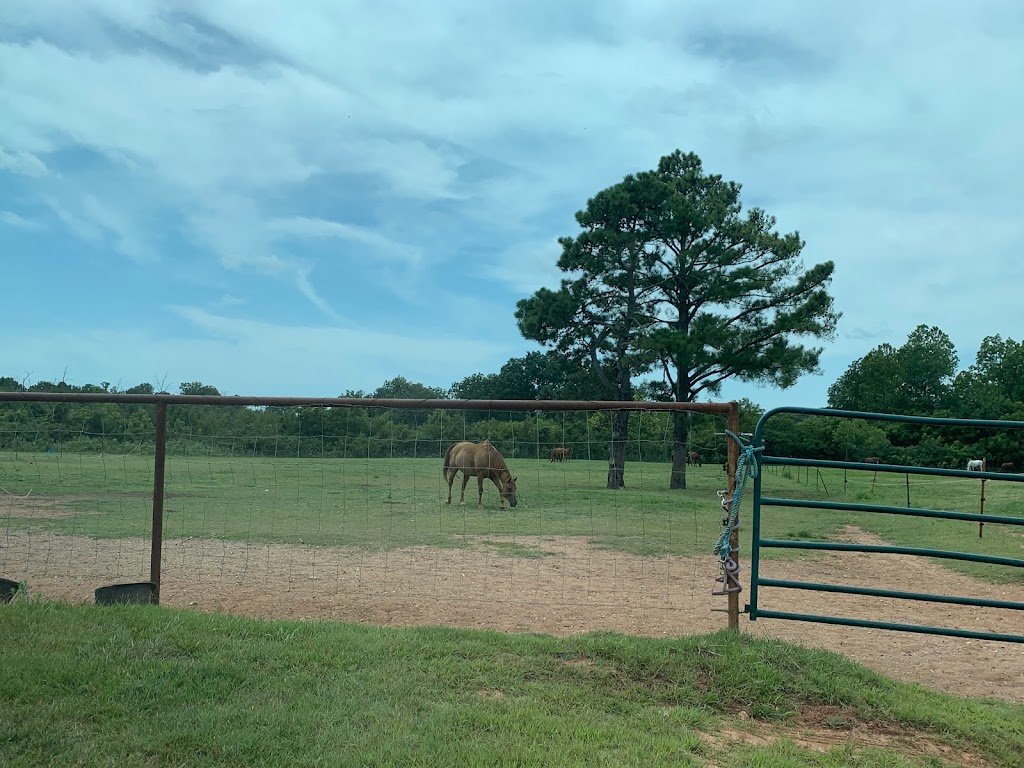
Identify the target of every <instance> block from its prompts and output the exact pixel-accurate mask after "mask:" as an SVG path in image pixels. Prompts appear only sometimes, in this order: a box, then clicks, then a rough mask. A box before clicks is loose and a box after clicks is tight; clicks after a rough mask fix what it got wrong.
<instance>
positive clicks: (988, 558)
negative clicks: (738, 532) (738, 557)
mask: <svg viewBox="0 0 1024 768" xmlns="http://www.w3.org/2000/svg"><path fill="white" fill-rule="evenodd" d="M760 544H761V546H762V547H774V548H776V549H819V550H827V551H830V552H879V553H882V554H890V555H917V556H919V557H937V558H942V559H945V560H970V561H971V562H973V563H987V564H989V565H1008V566H1011V567H1014V568H1024V560H1021V559H1018V558H1015V557H996V556H995V555H977V554H974V553H973V552H951V551H949V550H946V549H925V548H923V547H898V546H890V545H888V544H840V543H833V542H830V541H788V540H786V539H761V542H760Z"/></svg>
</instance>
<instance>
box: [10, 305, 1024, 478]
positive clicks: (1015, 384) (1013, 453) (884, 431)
mask: <svg viewBox="0 0 1024 768" xmlns="http://www.w3.org/2000/svg"><path fill="white" fill-rule="evenodd" d="M0 391H35V392H93V393H97V392H112V393H116V392H118V391H123V392H127V393H136V394H139V393H141V394H153V393H154V392H155V391H156V389H155V388H154V387H153V385H151V384H145V383H144V384H139V385H138V386H135V387H130V388H128V389H124V390H118V388H117V387H112V386H111V385H110V384H108V383H106V382H103V383H101V384H100V385H92V384H86V385H84V386H75V385H71V384H68V383H65V382H49V381H40V382H36V383H35V384H32V385H30V386H25V385H23V384H21V383H19V382H18V381H16V380H15V379H13V378H11V377H0ZM178 391H179V392H180V393H181V394H199V395H216V394H220V392H219V390H218V389H217V388H216V387H215V386H212V385H208V384H204V383H201V382H187V383H184V384H182V385H181V386H180V387H179V390H178ZM602 395H603V390H602V389H601V386H600V384H599V382H596V381H595V380H594V377H593V376H592V375H591V373H590V371H589V369H588V368H586V367H584V366H581V365H580V364H579V363H578V362H576V361H574V360H573V359H572V358H568V357H566V356H564V355H561V354H559V353H557V352H554V351H549V352H543V353H541V352H531V353H529V354H527V355H525V356H523V357H517V358H513V359H511V360H509V361H508V362H507V363H505V365H503V366H502V367H501V369H500V370H499V371H497V372H495V373H490V374H482V373H477V374H473V375H471V376H467V377H466V378H464V379H462V380H460V381H457V382H455V383H453V384H452V385H451V386H450V387H449V388H448V389H447V390H445V389H441V388H438V387H430V386H427V385H424V384H421V383H418V382H413V381H409V380H408V379H406V378H404V377H402V376H397V377H395V378H393V379H391V380H389V381H386V382H384V383H383V384H381V385H380V386H379V387H377V388H376V389H375V390H373V391H372V392H364V391H353V390H348V391H346V392H344V393H342V396H344V397H352V398H364V397H373V398H400V399H440V400H443V399H466V400H590V399H597V400H600V399H602ZM657 396H658V391H657V385H656V384H650V383H639V384H638V385H637V386H636V392H635V399H637V400H651V399H655V398H656V397H657ZM828 407H829V408H836V409H844V410H854V411H871V412H879V413H893V414H908V415H921V416H940V417H953V418H964V419H989V420H1014V421H1022V422H1024V342H1016V341H1014V340H1013V339H1009V338H1006V339H1004V338H1002V337H1001V336H999V335H992V336H989V337H986V338H985V339H984V340H983V341H982V343H981V346H980V348H979V350H978V352H977V355H976V359H975V362H974V363H972V364H971V365H970V366H968V367H967V368H965V369H963V370H960V369H959V360H958V356H957V353H956V350H955V348H954V346H953V344H952V342H951V341H950V339H949V337H948V336H947V335H946V334H945V333H944V332H943V331H942V330H941V329H939V328H937V327H932V326H924V325H921V326H919V327H918V328H916V329H915V330H914V331H913V332H912V333H911V334H910V335H909V337H908V338H907V341H906V342H905V343H904V344H903V345H902V346H899V347H895V346H892V345H890V344H882V345H879V346H878V347H876V348H875V349H872V350H871V351H869V352H868V353H867V354H866V355H864V356H863V357H861V358H859V359H857V360H855V361H854V362H853V363H852V364H851V365H850V366H849V368H848V369H847V370H846V372H844V373H843V374H842V375H841V376H840V377H839V378H838V379H837V380H836V381H835V382H834V383H833V384H832V386H830V387H829V390H828ZM740 413H741V431H743V432H752V431H753V429H754V427H755V425H756V424H757V421H758V419H759V418H760V417H761V415H762V413H763V409H762V408H761V407H760V406H758V405H757V404H756V403H754V402H751V401H750V400H746V399H744V400H741V402H740ZM614 418H615V416H614V414H613V413H611V412H596V411H591V412H577V413H573V412H565V413H562V412H545V413H541V412H507V413H501V412H494V411H443V410H398V409H387V408H360V407H351V408H323V409H321V408H295V407H268V408H247V407H242V406H230V405H228V406H200V405H188V406H186V405H179V406H174V407H173V408H170V409H169V410H168V436H169V449H170V450H171V451H172V452H175V453H179V454H193V455H204V454H209V455H239V456H241V455H252V456H296V457H309V456H348V457H363V456H365V457H370V458H384V457H389V456H418V457H430V456H440V455H441V454H443V452H444V449H445V448H446V447H447V446H448V445H449V444H450V443H451V442H452V441H454V440H461V439H476V440H479V439H483V438H489V439H491V440H492V442H494V443H495V444H496V445H498V446H500V448H501V450H502V451H503V452H505V453H506V455H508V456H510V457H521V458H545V457H546V456H547V454H548V452H549V451H550V449H551V448H552V447H555V446H568V447H571V448H572V449H573V454H574V455H575V456H576V457H577V458H588V459H603V458H605V457H606V456H607V454H608V445H609V444H611V442H612V440H613V432H614V430H615V425H614ZM684 418H686V420H687V428H688V438H687V439H688V446H689V447H690V449H691V450H697V451H698V452H699V453H701V456H702V460H703V461H704V462H709V463H718V462H722V461H725V458H726V449H727V442H726V437H725V436H724V434H723V432H724V430H725V422H724V419H723V418H722V417H718V416H710V415H705V414H691V415H689V416H684ZM674 430H675V419H673V417H672V416H670V415H669V414H666V413H655V412H644V413H632V414H631V417H630V419H629V420H628V421H627V432H626V435H625V438H624V439H622V450H623V453H624V457H625V458H626V459H628V460H630V461H653V462H666V461H670V460H671V458H672V453H673V451H674V448H675V442H676V441H675V434H674ZM154 432H155V424H154V408H153V407H152V406H149V405H133V404H129V405H115V404H112V403H107V404H102V405H101V404H79V403H30V402H12V403H5V404H3V405H2V407H0V449H5V450H24V451H46V450H61V451H104V450H106V451H118V452H122V451H124V452H126V451H131V450H147V451H148V450H151V449H152V443H153V435H154ZM765 440H766V448H767V450H768V452H769V453H771V454H773V455H779V456H794V457H806V458H809V457H815V456H817V457H823V458H829V459H836V460H854V461H860V460H863V459H864V458H867V457H869V456H876V457H878V458H880V459H881V460H882V461H885V462H887V463H893V464H914V465H924V466H945V467H954V466H961V467H962V466H963V465H964V463H965V462H966V461H967V460H968V459H971V458H981V457H982V456H984V457H986V458H987V459H988V461H989V464H990V466H992V467H993V468H996V467H998V466H1000V465H1001V464H1003V463H1004V462H1012V463H1014V464H1015V465H1016V467H1017V468H1021V469H1024V443H1022V440H1021V435H1020V434H1019V433H1016V432H1013V431H1009V430H1004V431H999V432H990V431H987V430H983V429H980V428H970V427H956V428H951V427H937V426H915V425H908V424H902V423H889V422H876V421H864V420H856V419H835V418H827V417H804V416H794V415H779V416H776V417H774V418H772V419H771V420H770V421H769V422H768V424H767V429H766V434H765Z"/></svg>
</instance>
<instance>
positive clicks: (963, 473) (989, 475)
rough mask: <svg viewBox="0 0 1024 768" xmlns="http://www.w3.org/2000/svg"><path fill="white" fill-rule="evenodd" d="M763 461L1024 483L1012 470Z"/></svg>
mask: <svg viewBox="0 0 1024 768" xmlns="http://www.w3.org/2000/svg"><path fill="white" fill-rule="evenodd" d="M761 463H762V464H766V465H769V464H770V465H774V466H787V467H819V468H822V469H858V470H864V471H867V472H893V473H896V474H900V475H932V476H939V477H963V478H966V479H968V480H982V479H984V480H1010V481H1011V482H1017V483H1024V475H1019V474H1012V473H1010V472H981V471H980V470H973V469H943V468H941V467H914V466H907V465H903V464H869V463H867V462H865V461H833V460H832V459H790V458H784V457H782V456H762V457H761Z"/></svg>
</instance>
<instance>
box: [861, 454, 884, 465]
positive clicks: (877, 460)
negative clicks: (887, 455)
mask: <svg viewBox="0 0 1024 768" xmlns="http://www.w3.org/2000/svg"><path fill="white" fill-rule="evenodd" d="M864 463H865V464H881V463H882V460H881V459H880V458H878V457H877V456H868V457H867V458H866V459H864Z"/></svg>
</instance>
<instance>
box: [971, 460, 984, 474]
mask: <svg viewBox="0 0 1024 768" xmlns="http://www.w3.org/2000/svg"><path fill="white" fill-rule="evenodd" d="M983 466H985V462H983V461H982V460H981V459H971V460H970V461H968V462H967V469H968V470H970V471H971V472H981V468H982V467H983Z"/></svg>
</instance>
